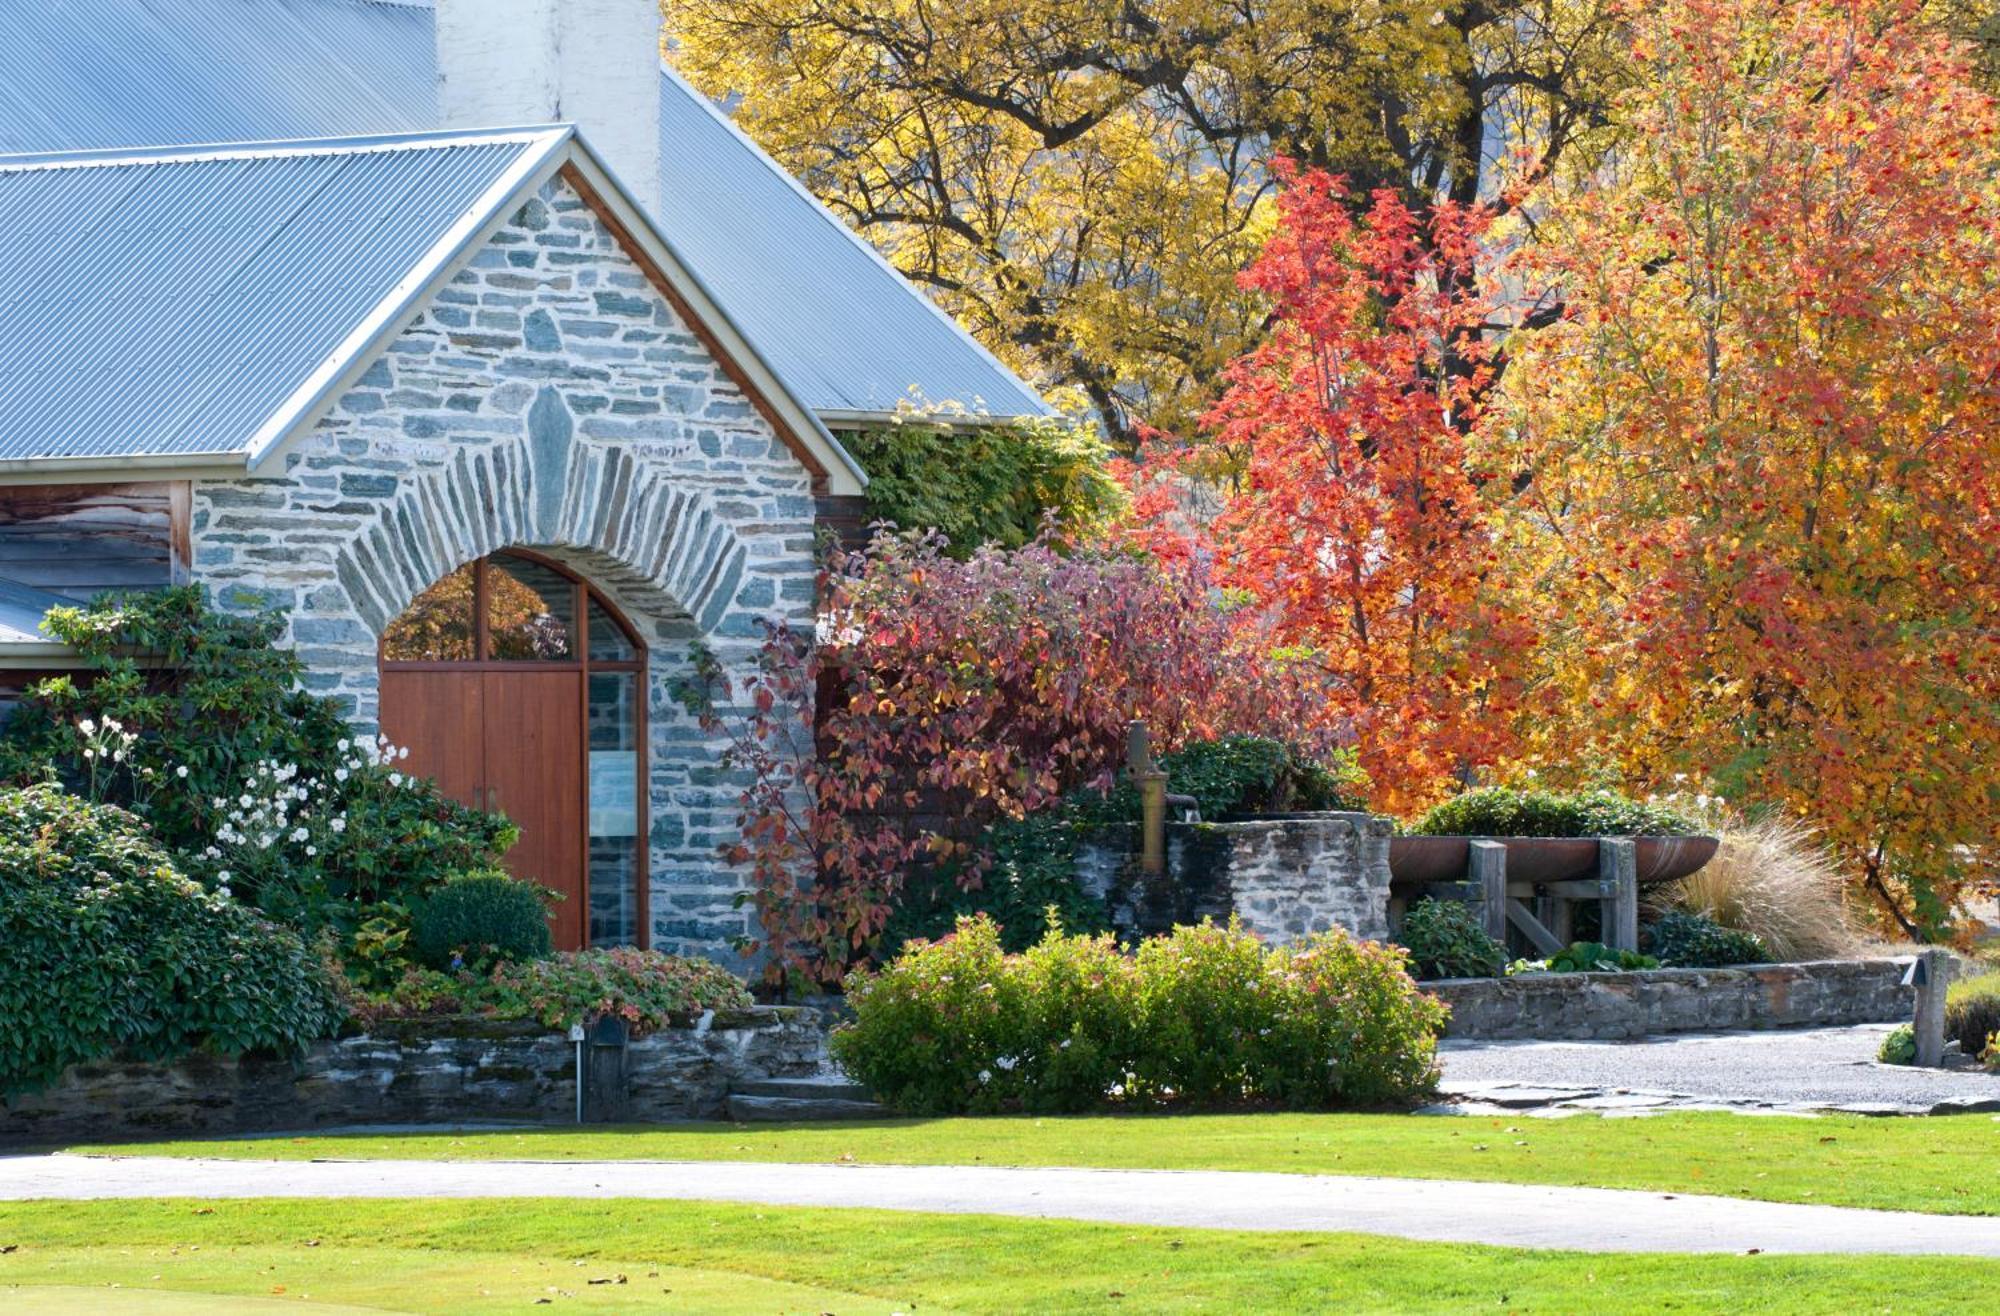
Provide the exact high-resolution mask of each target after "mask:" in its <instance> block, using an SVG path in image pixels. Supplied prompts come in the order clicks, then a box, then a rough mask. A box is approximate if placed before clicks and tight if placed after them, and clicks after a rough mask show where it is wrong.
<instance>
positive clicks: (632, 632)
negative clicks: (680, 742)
mask: <svg viewBox="0 0 2000 1316" xmlns="http://www.w3.org/2000/svg"><path fill="white" fill-rule="evenodd" d="M501 556H506V557H516V558H520V559H522V560H523V561H526V562H533V563H535V564H537V565H538V566H543V567H547V568H548V569H549V570H551V571H553V572H555V573H556V574H557V575H559V576H561V577H563V578H564V579H565V580H567V581H568V582H569V584H570V614H571V615H570V636H571V645H572V651H573V656H572V657H571V658H569V659H566V660H559V661H546V660H537V659H494V658H487V657H484V656H483V655H486V654H489V653H491V652H492V647H491V643H490V641H491V636H490V634H489V628H488V625H487V618H486V594H487V587H486V581H487V576H488V573H489V572H490V571H491V570H492V567H491V562H492V560H493V559H494V558H496V557H501ZM464 566H469V567H471V568H472V569H473V576H472V633H473V641H472V645H473V647H472V652H473V657H471V658H469V659H464V660H459V661H444V662H432V661H415V662H412V661H402V660H391V659H388V658H384V657H382V655H381V649H380V645H379V643H378V645H377V649H376V659H375V663H376V670H377V672H378V673H387V672H391V671H399V672H468V673H472V672H519V671H539V672H561V671H574V672H575V673H576V674H577V681H578V683H579V685H580V693H581V696H582V697H581V698H580V699H579V700H578V701H577V704H578V716H579V717H580V718H581V721H582V725H581V731H582V742H581V743H582V750H583V761H582V763H581V764H580V765H579V772H578V779H579V782H578V789H579V790H580V791H581V792H582V796H583V798H582V801H581V804H582V817H583V827H582V829H581V832H582V834H581V836H580V837H579V839H578V844H579V845H580V847H581V848H582V855H581V860H582V865H583V866H582V873H583V904H584V910H583V942H584V945H585V946H586V947H588V946H589V945H590V891H591V879H590V677H591V673H592V671H593V670H595V671H599V672H618V673H630V674H632V676H633V677H634V678H635V679H634V682H633V686H634V688H633V705H634V707H633V730H632V734H633V737H634V739H635V742H636V753H637V759H636V760H635V765H634V768H633V778H634V779H633V783H632V787H633V790H634V791H635V792H636V793H637V795H638V799H637V800H636V801H634V807H635V810H636V813H635V819H634V823H633V829H634V839H635V840H636V841H637V843H638V853H637V855H636V856H635V859H636V867H637V872H636V873H635V874H634V879H633V880H634V881H635V882H636V883H637V887H638V889H637V890H636V891H635V892H634V893H633V911H634V913H633V917H634V919H635V921H636V922H637V923H638V933H639V935H638V945H639V947H640V948H641V949H642V950H650V949H652V945H653V910H652V903H653V902H652V887H653V880H652V861H653V838H652V828H653V820H652V807H653V790H652V754H651V749H652V728H651V718H650V716H649V714H650V711H651V705H652V685H651V676H652V664H651V657H652V651H651V650H650V649H649V648H648V647H647V645H646V642H645V640H644V639H643V638H642V637H641V636H640V634H639V628H638V627H636V626H634V625H633V624H632V621H631V619H630V618H629V617H627V616H626V615H625V612H624V610H623V609H622V608H620V607H619V606H618V605H617V604H616V603H614V602H613V601H612V600H611V599H610V598H608V597H606V596H605V594H604V592H603V591H602V590H600V589H598V588H597V587H596V586H594V585H592V584H591V583H590V582H589V581H588V580H586V579H585V578H584V577H583V576H582V575H580V574H579V573H578V572H577V571H576V570H575V569H574V568H573V567H570V566H568V565H567V564H565V563H563V562H559V561H557V560H556V559H555V558H552V557H549V556H547V555H545V554H542V553H537V552H535V551H534V550H533V549H527V548H498V549H495V550H494V551H493V552H491V553H488V554H486V555H484V556H482V557H477V558H474V559H473V560H472V561H470V562H467V563H464V564H462V567H464ZM462 567H461V568H455V570H456V569H462ZM435 583H436V582H433V584H435ZM426 588H428V586H427V587H426ZM419 597H421V594H420V595H419ZM411 602H412V603H414V602H415V600H414V599H413V600H411ZM592 602H595V603H596V604H597V605H598V606H599V607H601V608H603V609H604V612H605V614H606V615H607V616H609V617H610V618H611V620H612V622H613V623H614V624H615V625H616V626H617V627H618V629H619V630H620V631H621V632H623V633H624V636H625V642H626V643H627V644H629V645H631V646H632V650H633V652H634V653H636V654H637V655H638V656H637V657H636V658H634V659H632V660H631V661H628V662H599V663H593V662H591V659H590V605H591V603H592ZM406 610H407V609H406ZM397 615H398V616H399V617H400V616H401V615H402V614H401V613H398V614H397ZM391 624H392V625H393V622H392V623H391ZM384 629H385V631H386V628H384Z"/></svg>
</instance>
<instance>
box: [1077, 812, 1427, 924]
mask: <svg viewBox="0 0 2000 1316" xmlns="http://www.w3.org/2000/svg"><path fill="white" fill-rule="evenodd" d="M1391 830H1392V829H1391V827H1390V824H1389V822H1388V820H1387V819H1384V818H1375V817H1371V816H1369V815H1368V814H1364V813H1328V814H1318V815H1302V816H1297V817H1291V818H1284V819H1273V820H1269V821H1259V822H1231V823H1170V824H1168V826H1167V871H1166V873H1165V874H1164V875H1163V876H1161V877H1158V878H1148V877H1146V876H1145V875H1144V874H1143V873H1141V872H1140V871H1139V835H1138V832H1139V829H1138V827H1137V825H1136V824H1128V825H1123V826H1117V827H1108V828H1105V829H1104V830H1103V831H1101V832H1099V833H1098V834H1096V835H1095V836H1093V837H1092V838H1091V839H1090V840H1089V841H1087V842H1086V843H1085V844H1084V845H1082V846H1081V847H1079V850H1078V854H1077V880H1078V882H1079V883H1081V885H1082V886H1083V889H1084V890H1085V891H1087V892H1089V893H1090V894H1091V895H1092V896H1093V897H1095V898H1097V899H1100V900H1102V901H1104V903H1105V906H1106V908H1107V910H1108V911H1109V913H1110V916H1111V924H1112V926H1113V927H1114V928H1116V929H1117V930H1118V931H1119V932H1120V933H1122V934H1127V935H1133V936H1151V935H1155V934H1158V933H1164V932H1167V931H1169V930H1171V929H1172V928H1173V926H1174V925H1175V924H1177V923H1196V922H1199V921H1200V920H1201V919H1203V918H1212V919H1214V920H1215V921H1216V922H1218V923H1221V922H1224V921H1226V920H1227V919H1228V918H1229V917H1230V916H1231V915H1232V914H1233V915H1235V916H1236V917H1237V918H1239V919H1241V920H1242V923H1243V926H1244V927H1245V928H1247V929H1249V930H1250V931H1251V932H1254V933H1256V934H1257V935H1258V936H1260V937H1262V938H1264V939H1265V940H1266V941H1269V942H1272V943H1274V944H1275V943H1282V942H1290V941H1296V940H1298V939H1299V938H1301V937H1304V936H1307V935H1309V934H1311V933H1314V932H1323V931H1325V930H1327V929H1328V928H1336V927H1337V928H1344V929H1345V930H1347V931H1348V932H1350V933H1352V934H1353V935H1355V936H1357V937H1360V938H1363V939H1366V940H1370V941H1381V940H1385V939H1387V937H1388V935H1389V833H1390V831H1391Z"/></svg>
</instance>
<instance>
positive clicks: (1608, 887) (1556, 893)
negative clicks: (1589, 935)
mask: <svg viewBox="0 0 2000 1316" xmlns="http://www.w3.org/2000/svg"><path fill="white" fill-rule="evenodd" d="M1424 892H1425V894H1427V895H1429V896H1430V897H1431V898H1432V899H1436V900H1463V901H1465V902H1466V903H1468V904H1471V905H1474V906H1477V907H1478V909H1479V911H1480V921H1481V923H1482V924H1483V926H1484V927H1485V929H1486V935H1487V936H1489V937H1492V938H1493V939H1494V940H1495V941H1505V940H1506V939H1507V929H1508V928H1509V926H1512V927H1515V928H1518V929H1520V932H1521V935H1522V936H1524V937H1526V938H1527V939H1528V940H1529V941H1530V942H1532V943H1533V944H1534V947H1535V949H1536V950H1537V951H1539V952H1540V953H1541V954H1543V955H1554V954H1557V953H1558V952H1560V951H1563V950H1565V949H1567V948H1568V947H1569V945H1570V943H1571V942H1573V941H1575V940H1576V937H1575V932H1574V927H1575V918H1574V910H1575V906H1576V902H1577V901H1579V900H1595V901H1597V902H1598V904H1599V907H1600V908H1601V909H1602V910H1603V913H1604V917H1603V927H1604V930H1603V931H1602V932H1601V933H1599V934H1598V935H1599V936H1600V937H1602V938H1603V940H1604V943H1605V944H1606V945H1607V946H1610V947H1611V948H1612V949H1613V950H1630V951H1636V950H1638V949H1639V846H1638V842H1636V841H1634V840H1633V839H1632V838H1630V837H1623V836H1613V837H1604V838H1602V839H1600V840H1599V841H1598V843H1597V876H1596V877H1586V878H1576V879H1571V880H1566V881H1561V882H1510V881H1509V880H1508V878H1507V847H1506V845H1505V844H1504V843H1502V842H1500V841H1488V840H1474V841H1471V842H1469V843H1468V844H1467V847H1466V861H1465V877H1464V879H1463V880H1462V881H1441V882H1431V883H1428V884H1426V886H1425V887H1424ZM1530 901H1533V902H1534V903H1533V904H1532V905H1530V904H1529V902H1530Z"/></svg>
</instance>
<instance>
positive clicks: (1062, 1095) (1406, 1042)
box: [833, 917, 1445, 1115]
mask: <svg viewBox="0 0 2000 1316" xmlns="http://www.w3.org/2000/svg"><path fill="white" fill-rule="evenodd" d="M847 1000H848V1004H849V1006H850V1007H851V1008H852V1009H853V1011H854V1020H853V1022H852V1023H850V1024H847V1025H844V1026H843V1027H841V1028H840V1029H839V1030H837V1031H836V1032H835V1034H834V1039H833V1050H834V1055H835V1057H836V1058H837V1059H838V1060H839V1061H840V1063H841V1064H842V1065H843V1066H844V1067H845V1068H846V1070H847V1072H848V1073H849V1074H851V1075H853V1076H854V1078H855V1079H856V1080H857V1081H859V1082H861V1083H863V1084H865V1085H867V1086H868V1087H869V1089H870V1090H871V1091H873V1092H874V1093H875V1095H876V1096H877V1097H878V1098H880V1099H881V1100H882V1101H884V1102H885V1103H887V1104H888V1105H890V1106H892V1107H894V1108H895V1109H897V1110H901V1111H904V1112H907V1113H910V1114H917V1115H944V1114H960V1113H989V1112H994V1111H1002V1110H1013V1109H1020V1110H1027V1111H1033V1112H1061V1111H1082V1110H1092V1109H1100V1108H1110V1107H1126V1108H1146V1107H1161V1106H1171V1107H1197V1108H1228V1107H1239V1106H1282V1107H1291V1108H1299V1109H1324V1108H1328V1107H1336V1106H1388V1105H1399V1104H1407V1103H1409V1102H1411V1101H1413V1100H1415V1099H1417V1098H1419V1097H1421V1096H1422V1095H1424V1094H1425V1093H1427V1092H1429V1091H1430V1090H1431V1089H1432V1087H1433V1086H1434V1084H1435V1082H1436V1078H1437V1071H1436V1066H1435V1059H1436V1044H1437V1035H1438V1033H1439V1031H1440V1030H1441V1029H1442V1028H1443V1025H1444V1019H1445V1008H1444V1006H1442V1005H1441V1004H1439V1003H1438V1002H1437V1001H1435V1000H1433V999H1432V998H1430V997H1428V996H1425V995H1423V994H1422V993H1421V992H1419V991H1418V990H1417V988H1416V985H1415V983H1413V982H1412V981H1411V980H1410V976H1409V974H1408V973H1407V972H1406V971H1405V968H1404V956H1403V952H1402V951H1401V950H1400V949H1399V948H1396V947H1392V946H1383V945H1377V944H1374V943H1368V942H1357V941H1355V940H1353V939H1352V938H1350V937H1348V936H1347V935H1345V934H1344V933H1341V932H1337V931H1336V932H1326V933H1321V934H1318V935H1316V936H1313V937H1311V938H1308V939H1306V940H1305V941H1302V942H1300V943H1297V944H1295V945H1292V946H1285V947H1277V948H1266V947H1265V946H1264V945H1263V944H1262V943H1261V942H1259V941H1258V940H1257V938H1255V937H1254V936H1252V935H1251V934H1249V933H1247V932H1245V931H1243V930H1242V928H1241V927H1239V926H1237V925H1236V924H1235V923H1233V922H1232V923H1231V924H1230V925H1229V926H1228V927H1217V926H1215V925H1213V924H1211V923H1206V922H1205V923H1203V924H1202V925H1200V926H1198V927H1183V928H1177V929H1175V931H1174V932H1173V934H1172V935H1170V936H1167V937H1162V938H1157V939H1154V940H1151V941H1148V942H1145V943H1144V944H1142V945H1141V946H1140V948H1139V950H1138V952H1137V953H1136V954H1134V955H1127V954H1125V953H1123V952H1122V951H1120V950H1119V948H1118V947H1117V945H1116V943H1115V942H1113V940H1112V939H1111V938H1110V937H1109V936H1071V935H1067V934H1065V933H1063V932H1062V931H1061V930H1060V929H1055V930H1052V931H1051V932H1050V933H1049V934H1048V935H1047V936H1045V937H1044V938H1043V939H1042V940H1041V942H1039V943H1038V944H1036V945H1035V946H1033V947H1031V948H1029V949H1028V950H1027V951H1025V952H1023V953H1021V954H1018V955H1010V954H1008V953H1007V952H1006V951H1005V950H1004V949H1003V948H1002V945H1001V942H1000V935H999V929H998V928H997V927H996V926H995V925H994V923H993V922H992V920H990V919H987V918H985V917H974V918H967V919H963V920H961V921H960V922H959V924H958V928H957V931H956V932H954V933H953V934H952V935H950V936H948V937H945V938H943V939H941V940H939V941H936V942H913V943H911V944H910V945H909V946H908V947H906V948H905V949H904V951H903V953H902V954H901V955H900V956H898V957H897V958H896V959H895V960H894V961H892V962H891V963H890V964H888V965H887V966H885V967H884V968H883V969H882V970H881V971H880V972H877V973H870V972H867V971H862V972H857V973H856V974H854V975H852V976H851V977H850V978H849V979H848V982H847Z"/></svg>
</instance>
